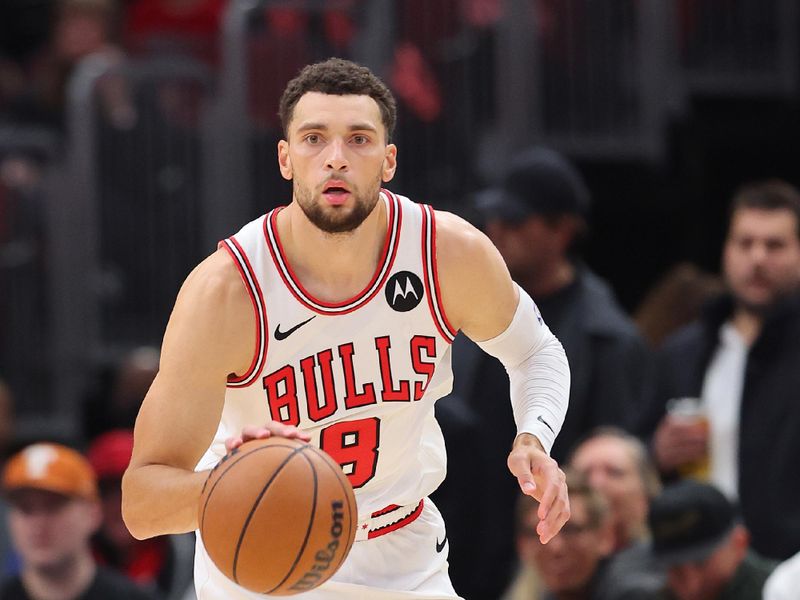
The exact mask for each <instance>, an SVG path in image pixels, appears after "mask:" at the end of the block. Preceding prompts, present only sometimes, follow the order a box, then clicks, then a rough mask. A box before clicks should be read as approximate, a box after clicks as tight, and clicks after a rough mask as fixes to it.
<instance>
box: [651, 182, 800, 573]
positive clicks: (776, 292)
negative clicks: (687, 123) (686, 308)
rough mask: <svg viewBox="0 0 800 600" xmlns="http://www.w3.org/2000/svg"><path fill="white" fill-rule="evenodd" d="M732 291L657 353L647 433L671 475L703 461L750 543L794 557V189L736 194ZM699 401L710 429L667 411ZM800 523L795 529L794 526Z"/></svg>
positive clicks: (798, 425) (799, 412)
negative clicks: (675, 401) (733, 505)
mask: <svg viewBox="0 0 800 600" xmlns="http://www.w3.org/2000/svg"><path fill="white" fill-rule="evenodd" d="M723 271H724V276H725V281H726V283H727V287H728V294H726V296H725V297H723V298H720V299H718V301H716V302H713V303H711V304H710V305H709V307H708V308H707V310H706V311H705V312H704V314H703V316H702V317H701V318H700V319H699V320H698V321H697V322H695V323H693V324H691V325H690V326H688V327H687V328H685V329H683V330H681V331H679V332H678V333H676V334H675V335H674V336H673V337H672V338H670V340H668V341H667V342H666V343H665V345H664V350H663V353H662V357H661V361H660V365H659V374H658V386H657V392H656V394H655V396H654V399H653V401H652V404H651V405H650V406H649V407H648V411H647V417H646V419H645V422H644V423H643V433H645V434H648V435H649V434H652V448H653V453H654V457H655V459H656V462H657V464H658V466H659V469H660V470H661V472H662V473H663V474H665V475H667V476H669V475H675V474H677V473H680V472H685V470H684V467H685V466H686V465H689V464H691V463H696V462H697V461H699V460H702V459H703V458H704V457H705V456H708V457H709V459H710V468H709V474H708V478H709V479H710V481H711V482H713V483H714V484H715V485H716V486H717V487H719V488H720V489H721V490H723V491H724V492H725V493H726V494H727V495H728V496H729V497H730V498H732V499H738V500H739V501H740V502H741V505H742V512H743V515H744V520H745V524H746V525H747V527H748V529H749V530H750V531H751V533H752V535H753V546H754V548H755V549H756V550H757V551H759V552H760V553H762V554H764V555H766V556H769V557H772V558H787V557H788V556H790V555H792V554H794V553H795V552H796V551H797V550H799V549H800V508H798V503H797V498H798V493H800V482H799V481H798V478H797V477H796V457H797V456H800V436H798V435H797V432H798V431H800V406H798V403H797V402H796V393H797V392H796V390H797V389H798V388H799V387H800V369H798V368H797V365H798V364H800V297H799V296H798V289H800V193H799V192H798V191H797V190H796V189H795V188H794V187H792V186H790V185H789V184H787V183H784V182H780V181H767V182H762V183H755V184H751V185H747V186H745V187H743V188H742V189H741V190H740V191H739V192H738V193H737V194H736V195H735V197H734V199H733V203H732V209H731V218H730V226H729V230H728V234H727V238H726V240H725V245H724V250H723ZM680 397H697V398H701V401H702V404H703V405H704V406H705V412H706V414H707V416H708V424H707V426H703V425H700V426H698V425H697V423H696V422H695V423H692V422H690V421H688V420H685V419H680V418H676V417H674V416H671V415H668V414H665V407H666V406H667V404H668V402H669V400H670V399H672V398H680ZM794 523H798V525H794Z"/></svg>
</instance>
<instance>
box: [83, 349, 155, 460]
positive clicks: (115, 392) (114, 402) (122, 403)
mask: <svg viewBox="0 0 800 600" xmlns="http://www.w3.org/2000/svg"><path fill="white" fill-rule="evenodd" d="M158 360H159V351H158V348H153V347H151V346H140V347H138V348H134V349H132V350H130V351H129V352H127V353H126V354H125V355H124V356H123V357H122V358H121V359H120V360H119V361H118V362H116V363H114V364H113V365H111V366H110V367H109V368H108V369H107V370H105V371H104V372H102V373H100V374H99V375H98V377H97V382H96V384H95V388H94V389H92V390H90V392H89V393H88V395H87V398H86V401H85V405H84V409H83V430H84V435H85V436H86V438H87V439H90V440H93V439H94V438H96V437H97V436H99V435H100V434H102V433H105V432H107V431H111V430H113V429H132V428H133V424H134V421H135V420H136V414H137V413H138V412H139V406H140V405H141V403H142V400H144V396H145V394H146V393H147V390H148V389H149V387H150V384H151V383H153V379H154V378H155V376H156V373H157V372H158ZM129 458H130V457H129Z"/></svg>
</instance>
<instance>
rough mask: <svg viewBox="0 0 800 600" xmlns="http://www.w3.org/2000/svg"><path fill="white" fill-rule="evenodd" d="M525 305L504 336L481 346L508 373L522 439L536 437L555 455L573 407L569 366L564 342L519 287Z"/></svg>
mask: <svg viewBox="0 0 800 600" xmlns="http://www.w3.org/2000/svg"><path fill="white" fill-rule="evenodd" d="M517 289H518V290H519V304H518V305H517V310H516V312H515V313H514V318H513V319H512V320H511V323H510V324H509V326H508V327H507V328H506V330H505V331H503V333H501V334H500V335H498V336H496V337H493V338H492V339H489V340H486V341H484V342H478V346H479V347H480V348H481V349H482V350H484V351H485V352H487V353H488V354H491V355H492V356H494V357H495V358H497V359H498V360H499V361H500V362H501V363H503V366H504V367H505V368H506V372H507V373H508V378H509V381H510V383H511V406H512V408H513V410H514V421H516V424H517V433H518V434H519V433H530V434H533V435H535V436H536V437H537V438H538V439H539V441H540V442H541V443H542V446H544V449H545V451H546V452H547V453H548V454H549V453H550V450H551V449H552V447H553V442H554V441H555V439H556V435H558V432H559V431H560V430H561V425H562V424H563V423H564V417H565V416H566V414H567V405H568V403H569V384H570V375H569V365H568V363H567V356H566V354H564V348H563V347H562V346H561V342H559V341H558V339H557V338H556V336H554V335H553V333H552V332H551V331H550V328H549V327H548V326H547V325H546V324H545V322H544V321H543V320H542V317H541V315H540V314H539V309H538V308H537V307H536V304H534V302H533V300H532V299H531V297H530V296H529V295H528V294H527V293H526V292H525V291H524V290H523V289H522V288H520V287H519V286H517Z"/></svg>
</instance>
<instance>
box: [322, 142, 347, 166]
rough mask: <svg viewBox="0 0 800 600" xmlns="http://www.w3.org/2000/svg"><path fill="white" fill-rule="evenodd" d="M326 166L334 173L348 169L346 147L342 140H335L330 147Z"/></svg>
mask: <svg viewBox="0 0 800 600" xmlns="http://www.w3.org/2000/svg"><path fill="white" fill-rule="evenodd" d="M325 166H326V167H327V168H328V169H332V170H334V171H346V170H347V167H348V160H347V155H346V153H345V145H344V142H343V141H342V140H338V139H335V140H333V141H332V142H331V143H330V144H329V145H328V156H327V157H326V160H325Z"/></svg>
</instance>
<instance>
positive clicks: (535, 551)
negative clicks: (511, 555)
mask: <svg viewBox="0 0 800 600" xmlns="http://www.w3.org/2000/svg"><path fill="white" fill-rule="evenodd" d="M567 487H568V488H569V502H570V509H571V512H572V516H571V517H570V520H569V522H567V524H566V525H564V527H563V528H562V529H561V531H560V532H559V534H558V535H557V536H556V537H554V538H553V539H552V540H550V542H549V543H548V544H546V545H544V544H542V543H540V542H539V540H538V538H537V537H536V525H537V524H538V522H539V516H538V514H537V511H538V509H539V504H538V502H536V501H535V500H533V499H532V498H529V497H528V498H522V497H520V498H519V499H518V504H517V509H516V540H517V552H518V554H519V558H520V562H521V563H522V565H523V571H522V572H521V575H520V579H519V580H518V581H517V582H515V585H514V586H512V590H511V591H510V593H509V596H508V597H509V599H510V600H517V599H519V600H522V599H525V600H536V599H542V600H544V599H548V600H549V599H553V600H567V599H568V600H601V599H602V600H620V599H622V598H625V599H626V600H633V599H639V598H641V599H642V600H644V599H645V598H648V597H649V596H648V595H647V594H648V590H646V589H637V588H636V587H631V586H630V585H629V584H628V582H627V581H623V580H620V579H618V578H611V577H609V576H608V560H607V559H608V558H609V557H610V556H611V554H612V553H613V551H614V533H613V530H612V521H611V514H610V512H609V508H608V504H607V503H606V501H605V499H604V498H603V496H602V495H601V494H600V493H599V492H598V491H597V490H595V489H593V488H592V487H590V485H589V482H588V481H587V479H586V478H585V477H584V476H582V475H581V474H580V473H578V472H575V471H570V472H568V473H567ZM526 568H527V569H530V570H531V571H533V572H534V573H535V577H534V578H533V579H526V575H525V569H526ZM532 580H533V581H538V584H537V585H535V586H534V588H533V589H530V588H528V587H527V586H526V582H527V581H532Z"/></svg>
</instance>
